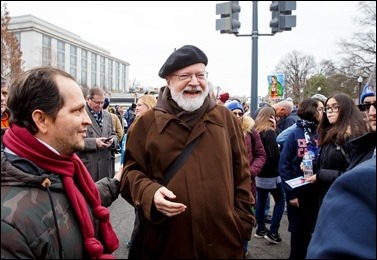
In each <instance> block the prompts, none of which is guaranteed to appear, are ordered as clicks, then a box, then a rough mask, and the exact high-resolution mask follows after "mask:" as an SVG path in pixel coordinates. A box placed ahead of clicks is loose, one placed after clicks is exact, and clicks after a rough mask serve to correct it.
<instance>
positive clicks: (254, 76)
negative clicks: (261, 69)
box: [235, 1, 274, 116]
mask: <svg viewBox="0 0 377 260" xmlns="http://www.w3.org/2000/svg"><path fill="white" fill-rule="evenodd" d="M252 3H253V10H252V12H253V19H252V31H251V34H235V35H236V36H237V37H243V36H251V93H250V94H251V96H250V110H251V113H250V115H251V116H253V114H254V112H255V111H256V110H257V109H258V37H259V36H273V35H274V34H273V33H263V34H260V33H259V32H258V1H252Z"/></svg>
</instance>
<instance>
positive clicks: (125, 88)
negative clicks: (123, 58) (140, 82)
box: [122, 64, 127, 92]
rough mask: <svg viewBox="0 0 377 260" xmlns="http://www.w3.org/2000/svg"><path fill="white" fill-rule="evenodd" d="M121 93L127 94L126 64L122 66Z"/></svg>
mask: <svg viewBox="0 0 377 260" xmlns="http://www.w3.org/2000/svg"><path fill="white" fill-rule="evenodd" d="M122 68H123V69H122V92H127V82H126V74H127V72H126V68H127V67H126V64H122Z"/></svg>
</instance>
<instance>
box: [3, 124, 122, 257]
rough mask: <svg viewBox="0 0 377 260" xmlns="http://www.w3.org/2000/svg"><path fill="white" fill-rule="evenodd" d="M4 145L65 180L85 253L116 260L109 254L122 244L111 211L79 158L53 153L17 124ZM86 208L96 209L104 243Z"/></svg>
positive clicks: (11, 128) (5, 135)
mask: <svg viewBox="0 0 377 260" xmlns="http://www.w3.org/2000/svg"><path fill="white" fill-rule="evenodd" d="M3 143H4V145H5V146H6V147H8V148H9V149H10V150H12V151H13V152H14V153H16V154H17V155H19V156H21V157H24V158H26V159H28V160H30V161H32V162H33V163H35V164H36V165H37V166H38V167H40V168H42V169H45V170H47V171H50V172H53V173H56V174H58V175H59V176H60V177H61V178H62V182H63V185H64V188H65V191H66V194H67V196H68V198H69V200H70V202H71V204H72V206H73V208H74V210H75V212H76V216H77V218H78V220H79V222H80V226H81V232H82V234H83V237H84V246H85V249H86V250H87V252H88V253H89V255H90V256H91V257H92V258H100V259H101V258H102V259H105V258H107V259H109V258H113V259H114V257H113V256H112V255H109V254H111V253H112V252H114V251H115V250H116V249H117V248H118V247H119V240H118V237H117V235H116V234H115V232H114V230H113V228H112V226H111V223H110V213H109V210H108V209H107V208H105V207H103V206H101V199H100V194H99V192H98V190H97V187H96V185H95V183H94V182H93V179H92V177H91V176H90V174H89V172H88V170H87V169H86V167H85V166H84V164H83V163H82V161H81V160H80V158H79V157H78V156H77V155H76V154H73V155H72V156H62V155H59V154H57V153H55V152H53V151H51V150H50V149H49V148H48V147H46V146H45V145H44V144H42V143H41V142H39V141H38V140H37V139H36V138H35V137H34V136H32V135H31V134H30V133H29V132H28V131H27V130H26V128H21V127H19V126H17V125H15V124H13V125H12V126H11V127H10V128H9V129H7V131H5V133H4V136H3ZM80 191H81V192H80ZM87 204H89V205H90V207H91V208H92V209H93V210H92V211H93V212H92V213H93V216H94V217H95V218H97V219H98V220H99V237H100V239H101V242H102V243H101V242H100V241H99V240H98V239H96V238H95V237H94V226H93V221H92V218H91V217H90V214H89V211H88V207H87ZM106 253H108V254H106Z"/></svg>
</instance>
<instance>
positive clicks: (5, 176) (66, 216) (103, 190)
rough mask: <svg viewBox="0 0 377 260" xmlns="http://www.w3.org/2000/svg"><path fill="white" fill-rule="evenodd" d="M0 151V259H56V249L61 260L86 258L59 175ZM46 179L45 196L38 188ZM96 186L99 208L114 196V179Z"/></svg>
mask: <svg viewBox="0 0 377 260" xmlns="http://www.w3.org/2000/svg"><path fill="white" fill-rule="evenodd" d="M1 150H2V151H1V258H5V259H11V258H20V259H31V258H38V259H58V258H59V251H60V250H62V251H63V258H65V259H84V258H88V254H87V253H86V252H85V251H84V245H83V236H82V233H81V228H80V226H79V222H78V221H77V218H76V216H75V214H76V213H75V212H74V209H73V207H72V206H71V203H70V202H69V199H68V197H67V195H66V193H65V189H64V187H63V183H62V181H61V179H60V178H59V176H58V175H56V174H54V173H51V172H47V171H45V170H43V169H41V168H39V167H37V166H36V165H35V164H34V163H32V162H31V161H29V160H26V159H23V158H20V157H18V156H16V155H13V154H10V153H5V152H4V151H3V147H2V149H1ZM46 177H47V178H48V179H49V180H50V181H51V186H50V192H47V190H46V189H45V188H44V187H42V185H41V181H42V180H44V179H45V178H46ZM96 186H97V188H98V189H99V192H100V195H101V200H102V205H103V206H106V207H107V206H109V205H110V204H111V203H112V202H113V201H114V200H115V199H116V198H117V197H118V194H119V193H118V190H117V185H116V181H114V180H113V179H109V178H105V179H102V180H100V181H98V182H97V183H96ZM49 193H50V194H51V197H49ZM51 202H52V203H53V207H54V210H52V208H51ZM53 212H55V213H56V220H57V223H58V230H57V228H56V225H55V222H54V221H55V219H54V214H53ZM94 223H95V222H94ZM58 231H59V233H58ZM59 235H60V238H61V243H62V247H61V248H60V247H59V243H58V237H59Z"/></svg>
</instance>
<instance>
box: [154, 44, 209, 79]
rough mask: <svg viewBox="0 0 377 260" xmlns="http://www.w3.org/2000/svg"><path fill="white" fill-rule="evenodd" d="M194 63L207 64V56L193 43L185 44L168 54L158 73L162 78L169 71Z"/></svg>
mask: <svg viewBox="0 0 377 260" xmlns="http://www.w3.org/2000/svg"><path fill="white" fill-rule="evenodd" d="M196 63H204V65H206V66H207V63H208V59H207V56H206V55H205V54H204V52H203V51H202V50H200V49H199V48H197V47H195V46H193V45H185V46H183V47H181V48H179V49H178V50H176V51H174V52H173V53H172V54H170V56H169V57H168V59H167V60H166V61H165V63H164V65H162V67H161V69H160V72H159V73H158V75H159V76H160V77H161V78H163V79H164V78H166V76H168V75H169V74H170V73H172V72H174V71H177V70H179V69H182V68H184V67H187V66H190V65H193V64H196Z"/></svg>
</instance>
